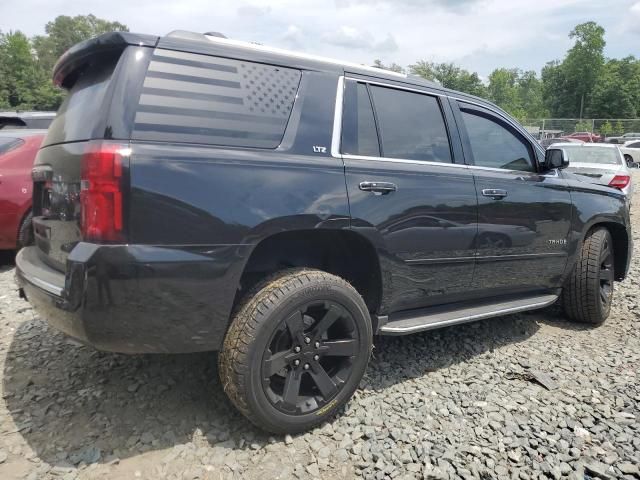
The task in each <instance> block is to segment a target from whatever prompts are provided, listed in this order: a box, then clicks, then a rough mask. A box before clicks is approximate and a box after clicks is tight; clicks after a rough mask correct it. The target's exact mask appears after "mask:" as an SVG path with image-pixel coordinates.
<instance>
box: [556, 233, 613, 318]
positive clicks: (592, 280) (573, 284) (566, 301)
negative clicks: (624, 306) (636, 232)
mask: <svg viewBox="0 0 640 480" xmlns="http://www.w3.org/2000/svg"><path fill="white" fill-rule="evenodd" d="M609 254H610V257H609V260H608V263H609V268H610V271H605V269H603V262H604V261H605V257H606V256H608V255H609ZM613 254H614V251H613V242H612V239H611V234H610V233H609V231H608V230H607V229H606V228H604V227H599V228H594V229H593V230H591V231H590V232H589V233H588V234H587V236H586V238H585V239H584V242H583V244H582V248H581V251H580V255H579V257H578V260H577V262H576V265H575V267H574V270H573V272H572V273H571V275H570V276H569V278H568V279H567V281H566V283H565V286H564V289H563V292H562V304H563V307H564V311H565V314H566V315H567V317H569V318H570V319H571V320H573V321H576V322H580V323H588V324H591V325H600V324H602V323H603V322H604V321H605V320H606V319H607V317H608V316H609V312H610V311H611V300H612V298H613V276H614V274H613V268H614V262H613ZM605 274H606V276H607V279H608V281H609V282H610V289H609V291H608V294H606V295H605V294H603V292H602V289H601V280H602V276H603V275H605ZM603 296H604V297H606V299H603Z"/></svg>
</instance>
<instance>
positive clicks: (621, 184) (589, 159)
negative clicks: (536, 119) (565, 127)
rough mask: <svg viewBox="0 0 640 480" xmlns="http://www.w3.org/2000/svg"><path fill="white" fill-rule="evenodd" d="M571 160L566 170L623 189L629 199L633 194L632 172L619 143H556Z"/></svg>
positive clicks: (593, 181) (592, 180)
mask: <svg viewBox="0 0 640 480" xmlns="http://www.w3.org/2000/svg"><path fill="white" fill-rule="evenodd" d="M553 148H558V149H562V150H563V151H564V155H565V158H566V159H567V160H569V166H568V167H567V169H566V171H568V172H571V173H574V174H576V175H581V176H583V177H586V178H588V179H589V181H590V182H592V183H599V184H601V185H608V186H610V187H614V188H617V189H618V190H621V191H622V192H623V193H624V194H625V195H626V196H627V198H628V199H629V200H631V196H632V194H633V182H632V179H631V172H630V170H629V168H628V167H627V163H626V162H625V161H624V157H623V155H622V152H621V151H620V148H619V147H618V146H617V145H613V144H608V143H582V144H575V143H556V144H554V145H553Z"/></svg>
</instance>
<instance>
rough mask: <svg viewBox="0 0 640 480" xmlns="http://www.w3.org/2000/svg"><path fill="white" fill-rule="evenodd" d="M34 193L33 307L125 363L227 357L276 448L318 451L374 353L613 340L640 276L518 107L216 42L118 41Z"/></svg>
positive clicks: (80, 89) (614, 211)
mask: <svg viewBox="0 0 640 480" xmlns="http://www.w3.org/2000/svg"><path fill="white" fill-rule="evenodd" d="M54 80H55V82H56V83H57V84H58V85H60V86H62V87H63V88H66V89H67V90H68V91H69V94H68V96H67V98H66V100H65V102H64V104H63V105H62V107H61V108H60V111H59V112H58V115H57V117H56V118H55V120H54V121H53V123H52V125H51V127H50V129H49V132H48V135H47V137H46V140H45V141H44V144H43V147H42V149H41V150H40V152H39V153H38V156H37V159H36V162H35V167H34V169H33V179H34V202H33V211H34V218H33V227H34V233H35V245H34V246H31V247H27V248H24V249H23V250H21V252H20V253H19V255H18V258H17V262H16V263H17V270H16V272H17V279H18V282H19V284H20V286H21V293H22V294H23V295H25V296H26V298H27V299H28V300H29V301H30V302H31V303H32V304H33V306H34V307H35V308H36V310H37V311H38V312H39V313H40V314H41V315H42V316H43V317H44V318H46V319H47V320H48V321H49V322H50V323H51V325H53V326H54V327H56V328H58V329H59V330H62V331H63V332H65V333H67V334H68V335H70V336H72V337H74V338H76V339H78V340H80V341H82V342H84V343H86V344H89V345H93V346H95V347H96V348H98V349H101V350H108V351H115V352H125V353H148V352H194V351H205V350H217V351H219V352H220V353H219V355H218V358H219V373H220V377H221V380H222V385H223V387H224V390H225V391H226V392H227V394H228V395H229V397H230V398H231V400H232V402H233V403H234V404H235V405H236V406H237V407H238V409H239V410H240V411H241V412H242V413H243V414H244V415H246V416H247V417H248V418H249V419H250V420H251V421H252V422H254V423H255V424H256V425H258V426H260V427H262V428H264V429H266V430H270V431H272V432H295V431H301V430H304V429H308V428H310V427H313V426H314V425H317V424H319V423H321V422H322V421H324V420H326V419H328V418H329V417H331V416H332V415H333V414H334V413H336V411H337V410H338V409H340V408H341V407H342V406H343V405H344V404H345V402H347V400H348V399H349V398H350V396H351V395H352V394H353V392H354V390H355V389H356V387H357V386H358V383H359V381H360V379H361V377H362V375H363V373H364V371H365V368H366V366H367V362H368V360H369V356H370V353H371V349H372V337H373V335H374V334H381V335H402V334H407V333H412V332H418V331H423V330H428V329H433V328H437V327H442V326H445V325H452V324H457V323H462V322H468V321H472V320H477V319H481V318H486V317H491V316H495V315H502V314H507V313H512V312H518V311H523V310H531V309H535V308H540V307H544V306H547V305H550V304H552V303H554V302H555V301H556V300H557V299H558V298H560V297H561V296H562V302H563V304H564V307H565V309H566V312H567V315H568V316H569V317H570V318H572V319H574V320H577V321H581V322H588V323H594V324H597V323H601V322H602V321H604V320H605V318H606V317H607V315H608V313H609V309H610V306H611V301H612V294H613V282H614V280H621V279H623V278H624V277H625V275H626V271H627V268H628V265H629V259H630V255H631V232H630V226H629V211H628V206H627V204H626V203H625V199H624V196H623V195H622V194H621V193H620V192H619V191H617V190H615V189H613V188H610V187H605V186H598V185H594V184H591V183H587V182H584V181H581V180H580V177H576V176H573V175H571V174H568V173H567V172H563V171H562V170H561V169H562V167H564V166H566V164H567V162H566V161H565V159H564V157H563V152H562V151H561V150H554V149H550V150H547V152H546V156H545V152H544V151H543V149H542V148H541V147H540V146H539V144H538V142H536V140H535V139H534V138H533V137H531V136H530V135H529V134H528V133H527V132H526V131H525V130H524V129H523V128H522V127H521V126H520V125H518V123H517V122H516V121H514V120H513V119H512V118H511V117H509V115H507V114H506V113H505V112H503V111H502V110H500V109H498V108H496V107H495V106H494V105H492V104H490V103H488V102H486V101H484V100H481V99H479V98H475V97H472V96H468V95H465V94H462V93H458V92H454V91H451V90H447V89H444V88H442V87H441V86H439V85H436V84H433V83H430V82H426V81H424V80H420V79H417V78H412V77H407V76H405V75H401V74H395V73H393V72H387V71H384V70H380V69H375V68H369V67H364V66H360V65H351V64H347V63H341V62H337V61H333V60H328V59H323V58H317V57H312V56H308V55H302V54H297V53H292V52H284V51H280V50H276V49H270V48H266V47H263V46H260V45H253V44H248V43H242V42H236V41H232V40H228V39H225V38H220V37H218V36H212V35H201V34H194V33H188V32H174V33H172V34H169V35H167V36H165V37H161V38H158V37H152V36H147V35H136V34H129V33H111V34H106V35H102V36H100V37H97V38H95V39H92V40H89V41H87V42H84V43H81V44H78V45H77V46H75V47H73V48H72V49H70V50H69V51H68V52H67V53H65V55H64V56H63V57H62V58H61V59H60V61H59V62H58V64H57V65H56V68H55V72H54Z"/></svg>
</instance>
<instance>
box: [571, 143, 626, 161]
mask: <svg viewBox="0 0 640 480" xmlns="http://www.w3.org/2000/svg"><path fill="white" fill-rule="evenodd" d="M562 149H563V150H564V152H565V155H566V156H567V160H569V163H603V164H615V165H620V164H621V163H622V162H621V161H620V157H619V156H618V151H617V150H616V149H615V148H602V147H593V148H590V147H583V146H575V147H562Z"/></svg>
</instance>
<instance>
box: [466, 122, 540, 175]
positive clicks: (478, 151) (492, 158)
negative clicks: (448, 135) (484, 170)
mask: <svg viewBox="0 0 640 480" xmlns="http://www.w3.org/2000/svg"><path fill="white" fill-rule="evenodd" d="M461 114H462V119H463V121H464V125H465V127H466V129H467V135H468V136H469V142H470V143H471V152H472V153H473V160H474V164H475V165H479V166H482V167H492V168H504V169H506V170H520V171H526V172H532V171H534V163H533V159H532V158H531V151H530V148H529V146H528V144H527V142H526V141H525V140H524V139H522V138H521V137H520V136H519V135H517V134H516V133H514V132H512V131H511V130H509V129H507V128H506V127H505V126H503V125H502V124H501V123H499V122H498V121H496V120H492V119H491V118H489V117H488V116H485V115H481V114H480V113H472V112H470V111H467V110H461Z"/></svg>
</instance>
